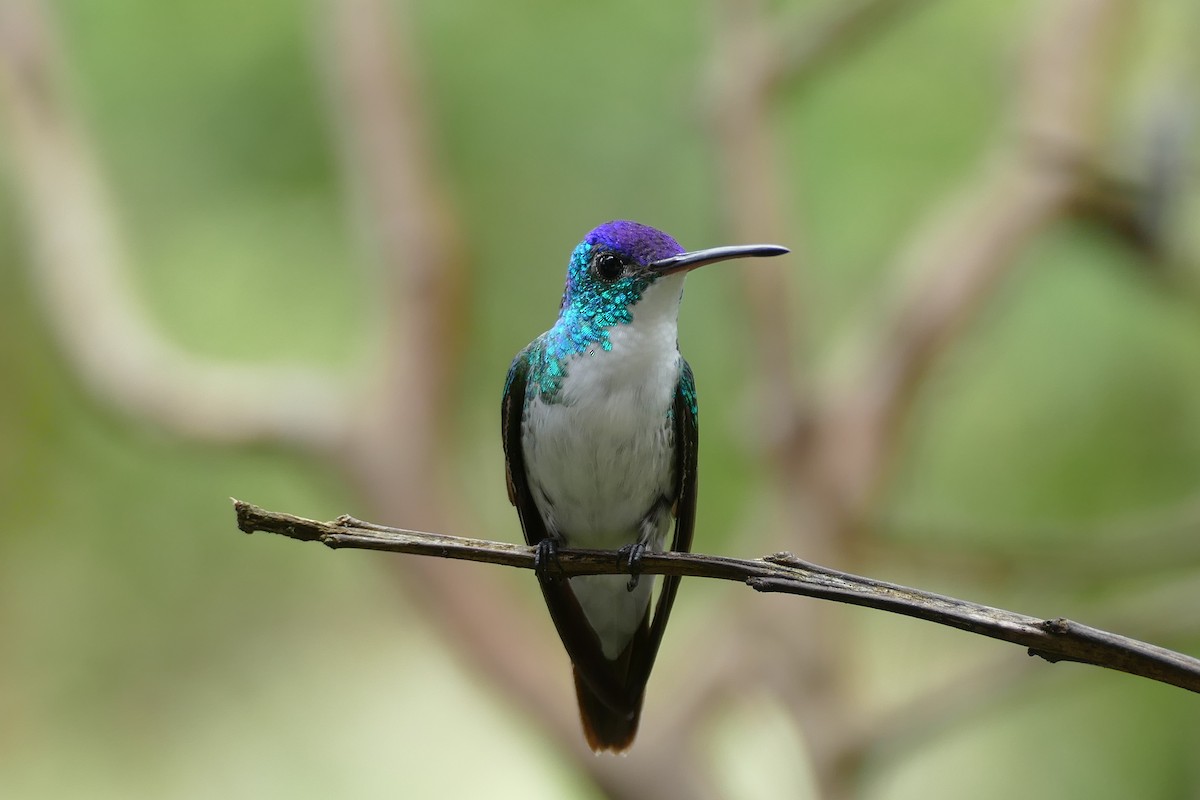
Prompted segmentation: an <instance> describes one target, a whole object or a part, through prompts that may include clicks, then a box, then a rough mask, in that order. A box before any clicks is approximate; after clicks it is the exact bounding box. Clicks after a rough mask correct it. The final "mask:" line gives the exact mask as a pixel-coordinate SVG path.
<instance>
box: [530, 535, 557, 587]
mask: <svg viewBox="0 0 1200 800" xmlns="http://www.w3.org/2000/svg"><path fill="white" fill-rule="evenodd" d="M552 564H553V565H554V567H555V569H557V570H558V576H559V577H562V575H563V569H562V564H560V563H558V542H556V541H554V540H553V539H552V538H550V537H549V536H547V537H546V538H545V539H542V540H541V541H540V542H538V543H537V549H536V550H534V552H533V574H534V575H537V577H538V580H540V581H543V582H544V581H550V580H554V578H552V577H551V576H550V566H551V565H552Z"/></svg>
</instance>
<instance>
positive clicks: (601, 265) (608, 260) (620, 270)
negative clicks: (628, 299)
mask: <svg viewBox="0 0 1200 800" xmlns="http://www.w3.org/2000/svg"><path fill="white" fill-rule="evenodd" d="M593 269H594V270H595V271H596V277H597V278H599V279H600V280H602V281H608V282H610V283H611V282H612V281H615V280H616V279H617V278H619V277H621V276H622V275H623V274H624V273H625V264H624V263H622V261H621V259H620V258H618V257H617V256H615V255H613V254H612V253H601V254H600V255H599V256H597V257H596V263H595V265H594V266H593Z"/></svg>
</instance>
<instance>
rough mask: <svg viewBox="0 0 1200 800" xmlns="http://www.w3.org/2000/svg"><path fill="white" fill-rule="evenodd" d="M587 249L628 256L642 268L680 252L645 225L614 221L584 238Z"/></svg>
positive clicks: (664, 236)
mask: <svg viewBox="0 0 1200 800" xmlns="http://www.w3.org/2000/svg"><path fill="white" fill-rule="evenodd" d="M584 241H585V242H587V243H588V244H590V245H593V246H595V245H603V246H604V247H607V248H608V249H610V250H613V251H616V252H617V253H620V254H621V255H624V256H628V257H629V258H632V259H633V260H634V261H636V262H637V263H638V264H640V265H642V266H643V267H644V266H646V265H647V264H649V263H650V262H652V261H658V260H659V259H662V258H669V257H670V256H674V255H679V254H680V253H682V252H683V248H682V247H680V246H679V242H677V241H675V240H674V239H673V238H672V237H670V236H668V235H667V234H665V233H663V232H662V231H660V230H658V229H657V228H651V227H650V226H649V225H642V224H641V223H638V222H630V221H629V220H625V219H616V220H613V221H612V222H606V223H604V224H603V225H601V226H600V227H598V228H595V229H593V230H592V232H591V233H589V234H588V235H587V237H586V238H584Z"/></svg>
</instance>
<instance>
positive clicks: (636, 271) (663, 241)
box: [560, 220, 788, 350]
mask: <svg viewBox="0 0 1200 800" xmlns="http://www.w3.org/2000/svg"><path fill="white" fill-rule="evenodd" d="M786 252H788V251H787V248H785V247H780V246H778V245H769V244H758V245H745V246H735V247H714V248H711V249H708V250H696V251H692V252H687V251H685V250H684V249H683V248H682V247H680V245H679V242H677V241H675V239H673V238H672V237H671V236H668V235H667V234H665V233H663V232H662V231H660V230H658V229H656V228H651V227H650V226H649V225H642V224H640V223H637V222H630V221H628V220H614V221H612V222H606V223H604V224H603V225H601V226H599V227H598V228H595V229H593V230H592V231H591V232H590V233H589V234H588V235H587V236H586V237H584V240H583V241H582V242H580V243H579V244H578V245H577V246H576V247H575V250H574V252H572V253H571V261H570V264H568V266H567V284H566V289H565V290H564V291H563V299H562V308H561V310H560V317H561V318H562V319H563V321H564V322H566V323H567V324H568V325H569V327H570V328H571V329H572V331H573V332H574V333H575V335H577V336H578V337H580V339H581V340H582V339H587V340H590V341H599V342H600V343H601V345H602V346H603V347H604V349H606V350H607V349H609V345H608V337H607V335H606V334H607V331H608V329H610V328H611V327H613V326H614V325H620V324H627V323H630V322H632V321H633V319H634V314H635V313H637V312H638V311H639V310H641V311H642V312H644V313H646V314H650V315H662V314H669V315H672V318H673V316H674V315H675V314H676V313H677V312H678V308H679V298H680V296H681V294H682V291H683V276H684V275H685V274H686V273H687V272H688V271H690V270H692V269H695V268H696V267H700V266H703V265H704V264H712V263H715V262H718V261H726V260H728V259H731V258H746V257H750V256H776V255H781V254H783V253H786Z"/></svg>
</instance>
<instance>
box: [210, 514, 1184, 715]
mask: <svg viewBox="0 0 1200 800" xmlns="http://www.w3.org/2000/svg"><path fill="white" fill-rule="evenodd" d="M233 503H234V510H235V512H236V514H237V524H238V528H239V529H240V530H242V531H245V532H246V533H253V532H255V531H263V532H266V533H276V534H280V535H282V536H287V537H289V538H291V539H297V540H300V541H307V542H320V543H322V544H324V545H326V546H328V547H331V548H333V549H341V548H354V549H360V550H382V551H386V552H393V553H408V554H410V555H423V556H433V557H436V558H448V559H458V560H466V561H478V562H482V563H486V564H499V565H503V566H509V567H518V568H521V569H533V561H534V552H535V550H534V548H532V547H526V546H525V545H515V544H509V543H506V542H493V541H487V540H483V539H469V538H464V537H459V536H448V535H445V534H439V533H426V532H423V531H413V530H406V529H403V528H389V527H385V526H382V525H374V524H370V523H363V522H361V521H360V520H356V519H354V518H353V517H339V518H338V519H337V520H335V521H333V522H317V521H316V520H310V519H305V518H303V517H297V516H293V515H291V514H281V513H278V512H272V511H266V510H265V509H262V508H259V507H258V506H255V505H251V504H250V503H244V502H242V501H240V500H234V501H233ZM557 569H558V570H559V572H560V574H561V576H562V577H564V578H567V577H573V576H576V575H615V574H622V573H624V572H626V567H625V566H623V565H622V563H621V561H620V559H616V558H613V553H612V552H610V551H606V550H568V549H564V550H560V551H559V559H558V565H557ZM641 571H642V573H644V574H647V575H686V576H689V577H695V578H713V579H716V580H726V581H737V582H740V583H745V584H746V585H748V586H750V588H752V589H755V590H756V591H759V592H781V593H784V594H795V595H801V596H804V597H814V598H818V599H822V600H831V601H834V602H837V603H846V604H849V605H856V606H863V607H866V608H874V609H877V610H879V611H887V612H890V613H893V614H901V615H904V616H907V617H913V618H916V619H921V620H925V621H926V622H933V623H936V624H938V625H945V626H948V627H951V628H958V629H959V630H964V631H967V632H969V633H976V634H979V635H981V636H987V637H990V638H992V639H999V640H1001V641H1005V642H1012V643H1013V644H1019V645H1023V646H1025V647H1027V648H1029V654H1030V655H1033V656H1038V657H1040V658H1043V659H1045V660H1046V661H1049V662H1051V663H1056V662H1059V661H1076V662H1079V663H1082V664H1092V665H1094V666H1098V667H1104V668H1106V669H1112V670H1117V671H1120V672H1126V673H1129V674H1130V675H1137V676H1139V677H1142V678H1149V679H1150V680H1154V681H1159V682H1161V683H1167V684H1170V685H1172V686H1178V687H1180V688H1183V689H1187V690H1188V691H1192V692H1200V659H1197V658H1193V657H1192V656H1189V655H1185V654H1183V653H1177V652H1175V651H1172V650H1167V649H1166V648H1163V647H1157V646H1155V645H1152V644H1147V643H1145V642H1140V641H1138V640H1136V639H1131V638H1129V637H1126V636H1121V635H1119V634H1115V633H1110V632H1108V631H1103V630H1100V629H1099V628H1093V627H1090V626H1088V625H1083V624H1080V623H1078V622H1073V621H1071V620H1068V619H1064V618H1062V617H1054V618H1049V619H1040V618H1038V617H1031V616H1028V615H1026V614H1019V613H1017V612H1015V611H1007V610H1005V609H1002V608H994V607H992V606H986V605H982V604H980V603H974V602H971V601H969V600H961V599H959V598H955V597H948V596H946V595H940V594H935V593H933V592H927V591H924V590H922V589H914V588H911V587H908V586H901V585H900V584H895V583H888V582H887V581H880V580H876V579H874V578H867V577H863V576H860V575H853V574H850V573H847V572H839V571H838V570H834V569H829V568H828V567H822V566H819V565H817V564H810V563H808V562H806V561H802V560H800V559H798V558H796V557H795V556H793V555H792V554H791V553H776V554H774V555H771V556H766V557H764V558H758V559H752V560H747V559H737V558H727V557H724V556H713V555H704V554H700V553H655V554H648V555H646V557H645V558H644V559H643V561H642V569H641Z"/></svg>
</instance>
